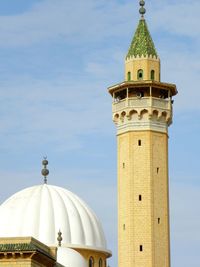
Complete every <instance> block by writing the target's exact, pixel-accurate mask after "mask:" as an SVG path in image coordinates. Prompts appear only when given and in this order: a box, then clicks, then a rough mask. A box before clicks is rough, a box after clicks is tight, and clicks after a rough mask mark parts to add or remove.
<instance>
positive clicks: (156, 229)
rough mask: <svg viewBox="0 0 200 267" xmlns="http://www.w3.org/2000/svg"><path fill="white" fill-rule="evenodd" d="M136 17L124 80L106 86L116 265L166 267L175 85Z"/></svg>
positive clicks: (144, 28)
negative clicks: (113, 152)
mask: <svg viewBox="0 0 200 267" xmlns="http://www.w3.org/2000/svg"><path fill="white" fill-rule="evenodd" d="M144 5H145V2H144V1H143V0H141V1H140V6H141V7H140V14H141V18H140V21H139V24H138V27H137V30H136V32H135V35H134V37H133V40H132V43H131V46H130V48H129V51H128V54H127V56H126V59H125V81H123V82H122V83H119V84H117V85H114V86H111V87H109V88H108V90H109V93H110V94H111V95H112V97H113V104H112V110H113V121H114V123H115V124H116V127H117V148H118V257H119V261H118V262H119V267H170V231H169V190H168V189H169V186H168V126H170V124H171V123H172V105H173V100H172V97H173V96H175V95H176V94H177V90H176V86H175V85H174V84H169V83H163V82H161V81H160V59H159V57H158V54H157V52H156V49H155V46H154V43H153V40H152V38H151V35H150V33H149V30H148V27H147V23H146V21H145V19H144V14H145V12H146V10H145V8H144Z"/></svg>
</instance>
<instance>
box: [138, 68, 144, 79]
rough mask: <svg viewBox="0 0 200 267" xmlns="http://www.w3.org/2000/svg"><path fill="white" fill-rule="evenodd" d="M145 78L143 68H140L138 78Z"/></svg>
mask: <svg viewBox="0 0 200 267" xmlns="http://www.w3.org/2000/svg"><path fill="white" fill-rule="evenodd" d="M142 79H143V70H138V80H142Z"/></svg>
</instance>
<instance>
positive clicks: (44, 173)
mask: <svg viewBox="0 0 200 267" xmlns="http://www.w3.org/2000/svg"><path fill="white" fill-rule="evenodd" d="M48 164H49V162H48V160H47V157H44V160H43V161H42V165H43V166H44V168H43V169H42V171H41V174H42V175H43V176H44V183H45V184H47V176H48V175H49V170H48V169H47V165H48Z"/></svg>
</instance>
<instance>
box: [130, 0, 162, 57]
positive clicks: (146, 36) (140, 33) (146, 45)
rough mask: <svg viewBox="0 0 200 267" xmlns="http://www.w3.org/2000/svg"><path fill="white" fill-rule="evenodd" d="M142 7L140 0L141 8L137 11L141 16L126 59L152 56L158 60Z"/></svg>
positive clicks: (142, 3) (143, 3) (144, 10)
mask: <svg viewBox="0 0 200 267" xmlns="http://www.w3.org/2000/svg"><path fill="white" fill-rule="evenodd" d="M144 5H145V1H143V0H141V1H140V6H141V8H140V10H139V12H140V14H141V19H140V21H139V24H138V27H137V30H136V32H135V35H134V37H133V40H132V42H131V46H130V48H129V51H128V54H127V56H126V58H129V57H137V56H139V57H142V56H144V57H145V56H152V57H156V58H158V54H157V52H156V48H155V45H154V42H153V40H152V38H151V35H150V32H149V30H148V26H147V23H146V21H145V19H144V14H145V13H146V9H145V8H144Z"/></svg>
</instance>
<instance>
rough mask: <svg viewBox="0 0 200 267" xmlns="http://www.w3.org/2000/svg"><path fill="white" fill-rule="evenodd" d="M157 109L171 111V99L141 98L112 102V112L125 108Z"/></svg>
mask: <svg viewBox="0 0 200 267" xmlns="http://www.w3.org/2000/svg"><path fill="white" fill-rule="evenodd" d="M134 107H135V108H137V109H138V108H139V109H140V108H141V109H142V108H149V107H152V108H158V109H163V110H170V109H171V99H162V98H155V97H142V98H137V97H134V98H125V99H123V100H116V101H115V102H113V112H117V111H121V110H123V109H125V108H134Z"/></svg>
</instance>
